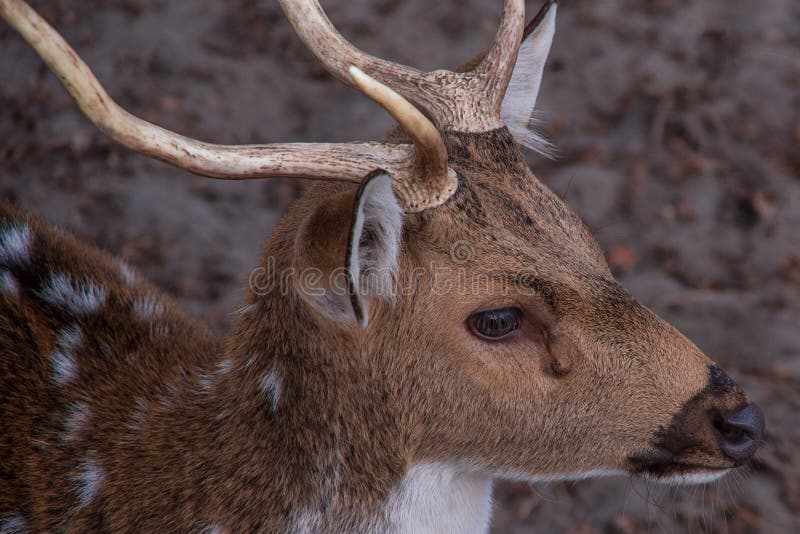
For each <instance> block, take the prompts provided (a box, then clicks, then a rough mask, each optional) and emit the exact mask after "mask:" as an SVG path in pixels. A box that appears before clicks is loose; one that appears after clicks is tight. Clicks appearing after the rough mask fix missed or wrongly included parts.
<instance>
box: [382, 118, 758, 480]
mask: <svg viewBox="0 0 800 534" xmlns="http://www.w3.org/2000/svg"><path fill="white" fill-rule="evenodd" d="M448 152H449V153H450V154H451V156H452V157H453V160H452V162H451V165H452V167H453V168H454V169H456V170H457V172H458V174H459V188H458V191H457V192H456V194H455V195H454V197H453V198H452V199H451V200H450V201H449V202H448V203H446V204H445V205H443V206H441V207H440V208H439V209H437V210H431V212H430V213H429V214H428V212H425V213H423V214H421V215H420V216H418V217H415V218H409V219H408V220H407V221H406V232H405V239H404V246H403V249H404V258H403V260H402V262H401V268H400V275H399V280H398V284H399V285H398V287H399V288H400V291H399V293H400V294H399V295H398V296H397V297H396V300H395V302H394V304H392V305H382V306H381V308H380V313H378V314H377V316H376V318H375V321H376V325H375V329H376V332H379V331H380V329H381V328H382V325H383V324H392V325H402V329H401V331H400V332H395V331H394V330H393V331H392V332H391V333H390V334H391V336H392V337H391V339H390V340H382V342H381V345H382V346H384V347H385V346H386V344H389V345H390V346H392V347H393V349H394V350H393V351H391V352H390V353H388V355H384V356H383V357H378V358H379V361H380V365H381V366H383V367H384V368H385V369H389V370H392V371H393V375H392V376H391V377H390V378H388V379H387V381H389V382H391V383H393V384H402V387H401V390H400V391H398V392H397V398H396V402H397V403H398V404H399V405H400V406H401V408H400V412H399V413H406V414H412V415H411V416H410V417H409V418H408V425H409V432H410V433H411V434H412V435H413V436H414V437H413V439H412V442H414V443H416V446H417V447H418V450H417V451H416V453H417V454H418V455H419V457H420V459H436V460H439V461H444V462H454V463H456V464H459V465H463V466H466V467H467V468H470V467H471V468H474V469H477V470H483V471H486V472H489V473H493V474H499V475H503V476H511V477H519V478H523V479H529V480H530V479H533V480H537V479H559V478H570V477H582V476H589V475H592V474H597V473H620V472H630V473H636V474H643V475H648V476H651V477H654V478H657V479H659V480H664V481H673V482H674V481H681V482H691V481H695V482H700V481H705V480H709V479H713V478H715V477H717V476H720V475H722V474H723V473H724V472H725V471H726V470H727V469H729V468H731V467H733V466H736V465H739V464H740V463H741V462H743V461H744V460H746V459H747V458H749V457H750V456H751V455H752V454H753V452H754V451H755V448H756V442H757V441H758V440H760V439H761V435H762V431H763V419H762V417H761V415H760V412H759V411H758V408H757V407H755V406H754V405H750V404H748V401H747V398H746V396H745V395H744V394H743V393H742V392H741V390H740V389H739V388H738V387H736V385H735V384H734V383H733V382H732V381H731V380H730V379H729V378H727V376H726V375H725V374H724V373H723V372H722V371H721V370H719V369H718V368H717V367H715V366H714V364H713V362H711V361H710V360H709V359H708V358H707V357H705V356H704V355H703V354H702V353H701V352H700V351H699V350H698V349H697V348H696V347H695V346H694V345H693V344H692V343H691V342H690V341H688V340H687V339H686V338H685V337H683V336H682V335H681V334H680V333H679V332H678V331H677V330H675V329H674V328H673V327H671V326H670V325H669V324H667V323H666V322H664V321H663V320H661V319H660V318H658V317H657V316H656V315H655V314H653V313H652V312H651V311H650V310H648V309H647V308H645V307H644V306H642V305H641V304H639V303H638V302H636V300H635V299H634V298H633V297H632V296H631V295H630V294H629V293H628V292H627V291H626V290H625V289H623V288H622V287H621V286H620V285H619V284H618V283H617V282H616V281H615V280H614V278H613V276H612V275H611V273H610V271H609V268H608V266H607V264H606V262H605V260H604V257H603V254H602V253H601V251H600V249H599V247H598V246H597V244H596V243H595V241H594V239H593V238H592V237H591V235H590V234H589V232H588V231H587V229H586V227H585V226H584V225H583V224H582V222H581V221H580V219H579V218H578V217H577V216H576V215H575V214H574V213H573V212H572V211H571V210H570V209H569V207H567V206H566V205H565V204H564V203H563V202H562V201H561V200H560V199H559V198H557V197H556V196H555V195H554V194H553V193H552V192H550V191H549V190H548V189H547V188H546V187H545V186H544V185H542V184H541V183H540V182H539V181H537V180H536V178H535V177H534V176H533V175H532V174H531V172H530V171H529V170H528V169H527V167H526V166H525V165H524V163H523V162H522V160H521V157H520V155H519V151H518V149H516V147H515V145H514V143H513V142H512V141H511V139H510V136H509V134H508V133H507V132H506V131H497V132H493V133H491V134H486V135H481V136H469V135H467V136H464V135H452V136H451V137H450V138H449V139H448ZM403 288H413V290H411V291H406V290H405V289H403ZM378 321H380V322H378ZM376 335H377V334H376ZM409 357H410V358H411V360H412V361H408V359H409ZM397 361H402V362H404V365H398V364H397ZM398 420H403V418H398Z"/></svg>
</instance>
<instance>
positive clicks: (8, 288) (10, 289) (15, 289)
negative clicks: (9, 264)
mask: <svg viewBox="0 0 800 534" xmlns="http://www.w3.org/2000/svg"><path fill="white" fill-rule="evenodd" d="M0 288H2V291H3V293H5V294H6V295H7V296H9V297H18V296H19V295H20V292H21V289H20V287H19V282H18V281H17V279H16V277H14V275H13V274H11V272H10V271H8V270H7V269H0Z"/></svg>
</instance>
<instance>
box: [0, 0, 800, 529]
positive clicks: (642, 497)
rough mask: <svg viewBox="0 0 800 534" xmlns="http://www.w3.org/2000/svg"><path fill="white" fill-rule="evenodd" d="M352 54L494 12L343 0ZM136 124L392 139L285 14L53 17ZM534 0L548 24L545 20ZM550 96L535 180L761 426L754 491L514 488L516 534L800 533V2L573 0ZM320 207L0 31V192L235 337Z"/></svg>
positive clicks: (229, 135)
mask: <svg viewBox="0 0 800 534" xmlns="http://www.w3.org/2000/svg"><path fill="white" fill-rule="evenodd" d="M322 3H323V5H324V6H325V7H326V9H327V10H328V12H329V14H330V16H331V18H332V19H333V21H334V22H335V23H336V24H337V26H338V27H340V28H341V29H342V31H343V33H345V35H346V36H347V37H349V38H350V39H352V40H353V41H355V42H356V43H357V44H358V45H359V46H360V47H362V48H365V49H367V50H369V51H371V52H373V53H375V54H377V55H380V56H383V57H387V58H391V59H394V60H397V61H400V62H403V63H407V64H411V65H414V66H416V67H420V68H425V69H432V68H438V67H454V66H456V65H458V64H459V63H461V62H463V61H464V60H466V59H468V58H470V57H472V56H473V55H474V54H475V53H477V52H478V51H479V50H481V49H482V48H484V47H486V46H487V45H488V43H489V41H490V39H491V37H492V35H493V32H494V29H495V27H496V24H497V21H498V18H499V6H500V1H499V0H492V1H487V0H440V1H438V2H432V1H430V0H336V1H334V0H327V1H323V2H322ZM33 4H34V5H35V6H36V7H37V8H38V9H40V11H41V12H42V13H43V14H44V15H45V16H46V18H47V19H48V20H49V21H51V22H52V23H53V24H54V25H55V26H56V27H58V28H59V29H60V30H62V32H63V34H64V35H65V37H66V38H67V39H68V40H69V41H70V42H71V43H72V44H73V45H74V46H75V47H76V48H77V49H78V50H79V52H80V53H81V55H82V56H83V57H84V58H85V59H86V61H87V62H88V63H89V64H90V65H91V67H92V68H93V69H94V71H95V72H96V74H97V75H98V77H99V78H100V80H101V81H102V82H103V83H104V84H105V85H106V86H107V88H108V89H109V92H110V93H111V94H112V95H113V96H114V97H115V98H116V99H117V100H118V101H119V102H120V103H121V104H122V105H123V106H124V107H126V108H127V109H129V110H131V111H132V112H134V113H136V114H138V115H140V116H142V117H144V118H146V119H148V120H151V121H154V122H156V123H158V124H161V125H163V126H165V127H168V128H171V129H174V130H177V131H180V132H183V133H185V134H187V135H190V136H193V137H198V138H201V139H204V140H208V141H214V142H220V143H252V142H272V141H299V140H303V141H322V140H325V141H346V140H361V139H374V138H379V137H380V136H381V135H382V134H383V133H384V132H385V131H386V130H387V129H388V128H389V127H390V125H391V122H390V120H389V119H388V118H387V116H386V115H385V114H384V113H383V112H381V111H380V110H379V109H378V108H376V106H374V105H373V104H372V103H370V102H368V101H367V100H366V99H365V98H363V97H360V96H359V95H358V94H356V93H355V92H353V91H351V90H349V89H347V88H346V87H344V86H343V85H341V84H339V83H337V82H335V81H334V80H333V79H332V78H330V77H329V76H328V75H327V74H326V73H325V72H324V71H323V70H322V68H321V67H320V66H319V64H318V63H316V62H315V61H314V59H313V58H312V57H311V56H310V55H309V53H307V52H306V51H305V50H304V49H303V47H302V46H301V44H300V42H299V40H298V39H297V38H296V37H295V36H294V34H293V32H292V30H291V27H290V26H289V24H288V22H287V21H286V20H285V19H284V17H283V15H282V12H281V11H280V8H279V7H278V5H277V2H274V1H270V0H258V1H256V0H228V1H226V2H210V1H205V2H200V1H194V2H169V1H167V0H105V1H93V2H90V1H81V0H50V1H37V2H33ZM538 7H539V2H538V1H537V2H533V1H532V2H528V10H529V14H530V15H532V14H533V12H535V10H536V9H538ZM559 9H560V11H559V15H558V16H559V22H558V33H557V36H556V40H555V44H554V48H553V51H552V54H551V58H550V61H549V64H548V68H547V72H546V76H545V79H544V82H543V86H542V91H541V95H540V99H539V104H540V105H539V109H540V122H541V130H542V131H543V132H544V133H545V134H546V135H547V136H548V137H549V138H550V139H551V140H552V141H553V142H554V144H555V145H556V147H557V149H558V158H557V159H556V160H554V161H548V160H546V159H544V158H542V157H539V156H537V155H534V154H531V155H530V158H529V161H530V164H531V166H532V168H533V170H534V172H535V173H536V174H537V176H539V177H540V178H541V179H542V180H543V181H544V182H545V183H547V184H548V185H549V186H550V187H551V188H553V189H554V190H555V191H556V192H558V193H559V194H560V195H561V196H562V197H563V198H565V199H566V201H567V202H568V203H569V204H570V205H572V206H573V207H574V208H575V209H576V210H577V211H578V212H579V213H580V214H581V215H582V216H583V217H584V219H585V220H586V222H587V224H588V225H589V226H590V227H591V228H592V229H593V230H594V232H595V234H596V236H597V238H598V240H599V242H600V243H601V245H602V246H603V247H604V249H605V250H606V251H607V253H608V257H609V261H610V263H611V264H612V266H613V268H614V269H615V271H616V273H617V275H618V277H619V279H620V280H621V282H622V283H623V284H624V285H625V286H626V287H628V288H629V289H630V290H631V291H632V292H633V293H634V294H635V295H636V296H637V297H638V298H639V299H640V300H642V301H643V302H644V303H646V304H647V305H649V306H651V307H652V308H654V309H655V310H656V311H657V312H658V313H659V314H661V315H662V316H663V317H665V318H666V319H667V320H669V321H670V322H672V323H673V324H675V325H676V326H678V328H680V329H681V330H682V331H683V332H684V333H685V334H687V335H688V336H689V337H690V338H691V339H692V340H693V341H694V342H695V343H697V344H698V345H699V346H700V347H701V348H702V349H703V350H704V351H705V352H706V353H707V354H709V355H710V356H711V357H712V358H714V359H716V360H717V361H718V362H719V363H720V364H721V365H722V366H723V367H724V368H725V369H726V370H728V371H729V372H730V374H731V375H733V376H734V378H736V379H737V380H738V381H739V382H740V383H742V385H743V386H744V387H745V389H746V390H747V391H748V392H749V393H750V395H751V397H752V398H753V399H754V400H755V401H756V402H758V403H759V404H760V405H761V406H762V408H763V409H764V411H765V412H766V414H767V420H768V429H767V430H768V433H767V444H766V446H765V447H764V448H763V450H762V452H760V453H759V455H758V457H757V460H756V461H755V462H754V463H753V464H752V466H751V467H750V468H748V469H747V470H746V473H744V474H743V475H741V476H736V477H729V478H728V479H725V480H723V481H722V482H720V483H718V484H717V485H715V486H710V487H706V488H696V489H677V490H675V489H671V488H661V487H654V486H648V485H646V484H644V483H643V482H641V481H635V480H628V479H608V480H597V481H584V482H578V483H569V484H564V483H558V484H550V485H535V486H530V485H528V484H519V483H514V484H507V483H504V484H498V487H497V491H496V501H497V505H496V512H495V521H494V530H495V531H496V532H531V531H536V532H575V533H592V532H620V533H627V532H647V531H652V532H685V531H691V532H707V531H708V532H792V531H794V532H798V531H800V424H798V423H800V417H798V412H800V331H798V328H799V327H800V233H798V232H800V2H798V1H797V0H737V1H728V0H648V1H635V0H602V1H590V0H564V1H563V2H562V5H561V7H560V8H559ZM301 187H302V186H301V185H300V184H297V183H291V182H288V181H272V182H264V183H256V182H249V183H223V182H214V181H211V180H207V179H203V178H198V177H194V176H191V175H187V174H186V173H183V172H179V171H177V170H175V169H172V168H170V167H167V166H166V165H163V164H160V163H157V162H152V161H149V160H147V159H145V158H143V157H139V156H136V155H133V154H131V153H129V152H128V151H126V150H125V149H122V148H120V147H118V146H116V145H114V144H113V143H111V142H110V141H109V140H107V139H105V138H104V137H103V136H102V135H101V134H99V133H98V132H97V131H96V130H95V129H94V128H93V127H92V126H91V125H90V124H89V123H88V122H87V121H86V120H85V119H83V118H82V116H81V115H80V114H79V113H78V112H77V110H76V107H75V106H74V105H73V104H72V103H71V102H70V100H69V99H68V98H67V96H66V93H65V92H64V91H63V90H62V88H61V87H60V86H59V85H58V84H57V82H56V81H55V79H54V77H53V76H52V75H50V74H49V73H48V72H47V70H46V69H45V68H44V67H43V66H42V64H41V63H40V62H39V61H38V60H37V58H36V57H35V55H34V54H33V53H32V52H31V51H30V50H29V49H28V47H27V46H26V45H25V44H23V43H22V42H21V40H20V39H18V38H17V37H16V36H15V35H13V34H12V32H11V31H10V29H9V28H8V27H7V26H5V25H4V24H0V195H2V196H3V197H5V198H9V199H12V200H14V201H16V202H18V203H19V204H21V205H22V206H25V207H26V208H28V209H29V210H30V211H32V212H33V213H35V214H37V215H39V216H41V217H43V218H45V219H47V220H49V221H51V222H53V223H56V224H58V225H60V226H63V227H66V228H68V229H70V230H72V231H74V232H75V233H76V234H78V235H79V236H82V237H84V238H86V239H88V240H90V241H92V242H94V243H96V244H98V245H100V246H101V247H104V248H106V249H108V250H110V251H112V252H114V253H116V254H119V255H120V256H122V257H124V258H125V259H126V260H128V261H129V262H130V263H132V264H133V265H135V266H136V267H138V268H139V269H140V271H141V272H142V273H144V274H145V275H146V276H148V277H149V278H150V279H152V280H153V281H155V282H156V283H157V284H159V285H160V286H161V287H162V288H164V290H165V291H167V292H168V293H170V294H171V295H173V296H174V297H175V298H176V299H177V300H178V301H179V302H180V303H181V304H182V305H183V306H184V307H186V308H187V309H189V310H191V311H192V312H194V313H195V314H197V315H199V316H201V317H203V318H205V319H206V320H208V321H209V322H210V323H212V324H213V325H215V327H218V328H220V329H222V328H224V327H225V326H226V324H227V323H228V322H229V320H230V313H231V311H232V310H233V309H234V308H235V306H236V303H237V301H238V299H239V297H240V295H241V288H242V287H243V286H244V284H245V281H246V277H247V274H248V272H249V271H250V269H251V268H252V267H253V266H255V264H256V259H257V256H258V254H259V252H260V249H261V247H262V244H263V242H264V240H265V238H266V237H267V236H268V235H269V233H270V231H271V229H272V227H273V225H274V224H275V222H276V221H277V220H278V218H279V217H280V216H281V213H282V211H283V210H284V207H285V206H286V205H287V203H288V202H289V201H290V200H291V199H293V198H295V197H296V196H297V194H298V193H299V191H300V190H301Z"/></svg>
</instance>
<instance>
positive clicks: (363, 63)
mask: <svg viewBox="0 0 800 534" xmlns="http://www.w3.org/2000/svg"><path fill="white" fill-rule="evenodd" d="M278 1H279V2H280V4H281V6H282V7H283V10H284V11H285V12H286V15H287V16H288V17H289V20H290V21H291V22H292V25H293V26H294V28H295V31H296V32H297V34H298V35H299V36H300V38H301V39H302V40H303V42H304V43H305V44H306V46H308V48H310V49H311V51H312V52H314V54H315V55H316V56H317V58H319V59H320V60H321V61H322V62H323V63H324V64H325V66H326V68H327V69H328V71H330V73H331V74H333V75H334V76H336V77H337V78H339V79H340V80H342V81H343V82H345V83H347V84H350V85H353V83H354V82H353V81H352V80H351V79H350V76H349V75H348V68H349V66H350V65H355V66H356V67H358V68H359V69H361V70H363V71H365V72H368V73H369V74H370V75H372V76H373V77H374V78H376V79H377V80H380V81H381V82H383V83H384V84H386V85H388V86H390V87H392V88H393V89H395V90H396V91H397V92H398V93H400V94H401V95H402V96H404V97H405V98H407V99H408V100H410V101H411V102H413V103H414V104H415V105H416V106H417V107H419V108H420V109H423V110H425V111H426V112H427V114H428V115H429V116H430V117H431V119H433V122H434V123H435V124H436V126H437V127H438V128H439V129H440V130H448V129H449V130H453V131H461V132H483V131H487V130H492V129H495V128H499V127H501V126H503V123H502V121H501V120H500V105H501V104H502V101H503V95H504V94H505V90H506V87H507V86H508V82H509V80H510V79H511V73H512V71H513V68H514V61H515V60H516V57H517V52H518V51H519V46H520V43H521V42H522V33H523V31H524V29H525V2H524V0H504V4H503V17H502V19H501V21H500V28H499V30H498V32H497V35H496V36H495V40H494V43H493V44H492V46H491V48H490V49H489V51H488V52H487V54H486V55H485V56H484V59H483V60H482V61H481V62H480V63H479V64H478V65H477V66H476V67H475V68H474V69H472V70H471V71H468V72H452V71H448V70H435V71H431V72H422V71H419V70H417V69H414V68H412V67H407V66H405V65H399V64H397V63H394V62H391V61H387V60H384V59H380V58H377V57H374V56H371V55H369V54H367V53H365V52H362V51H361V50H359V49H357V48H355V47H354V46H353V45H352V44H350V43H349V42H348V41H347V40H346V39H345V38H344V37H342V35H341V34H340V33H339V32H338V31H337V30H336V28H334V26H333V24H331V21H330V20H329V19H328V17H327V16H326V15H325V12H324V11H323V10H322V8H321V7H320V5H319V2H318V1H317V0H278Z"/></svg>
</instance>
